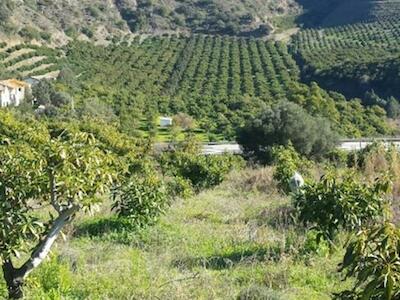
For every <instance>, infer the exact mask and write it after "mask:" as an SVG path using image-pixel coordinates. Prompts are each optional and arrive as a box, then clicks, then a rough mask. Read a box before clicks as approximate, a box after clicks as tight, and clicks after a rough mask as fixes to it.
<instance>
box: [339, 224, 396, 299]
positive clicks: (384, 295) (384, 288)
mask: <svg viewBox="0 0 400 300" xmlns="http://www.w3.org/2000/svg"><path fill="white" fill-rule="evenodd" d="M340 271H341V272H344V273H345V274H346V277H350V276H351V277H355V279H356V281H355V283H354V286H353V289H352V290H350V291H344V292H342V293H341V294H339V295H337V296H338V298H339V299H385V300H391V299H398V298H399V297H400V230H399V229H398V228H397V227H396V226H395V225H394V224H391V223H384V224H378V225H375V226H372V227H370V228H366V229H363V230H361V231H360V232H358V233H357V235H356V237H355V238H354V239H353V241H351V243H350V244H349V245H348V247H347V251H346V254H345V256H344V259H343V263H342V264H341V266H340Z"/></svg>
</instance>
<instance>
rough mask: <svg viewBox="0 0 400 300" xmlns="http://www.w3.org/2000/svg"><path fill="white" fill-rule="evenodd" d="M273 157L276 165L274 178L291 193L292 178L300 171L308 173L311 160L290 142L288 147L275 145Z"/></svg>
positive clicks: (282, 188) (283, 189)
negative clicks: (297, 150) (301, 154)
mask: <svg viewBox="0 0 400 300" xmlns="http://www.w3.org/2000/svg"><path fill="white" fill-rule="evenodd" d="M273 157H274V163H275V165H276V169H275V172H274V179H275V180H276V181H277V182H278V184H279V187H280V189H281V190H282V191H284V192H285V193H289V192H290V187H289V183H290V179H291V178H292V177H293V175H294V174H295V172H300V173H301V174H303V175H305V174H307V173H308V170H307V169H308V168H309V167H310V164H311V162H310V161H308V160H307V159H306V158H304V157H301V156H300V154H299V153H297V152H296V150H295V149H294V147H293V145H292V144H290V143H289V145H288V146H287V147H284V146H279V147H275V148H274V149H273Z"/></svg>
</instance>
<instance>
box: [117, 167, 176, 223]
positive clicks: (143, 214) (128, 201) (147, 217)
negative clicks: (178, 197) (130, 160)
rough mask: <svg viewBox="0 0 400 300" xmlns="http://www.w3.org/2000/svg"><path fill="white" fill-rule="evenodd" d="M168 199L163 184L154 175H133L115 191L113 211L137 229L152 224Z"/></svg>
mask: <svg viewBox="0 0 400 300" xmlns="http://www.w3.org/2000/svg"><path fill="white" fill-rule="evenodd" d="M168 200H169V197H168V195H167V192H166V187H165V185H164V183H163V182H162V181H161V180H160V179H159V178H158V177H157V176H154V175H144V176H143V175H141V176H139V175H133V176H132V177H131V178H130V179H129V180H128V181H127V182H126V183H125V184H123V185H122V186H121V187H120V188H118V189H116V191H115V195H114V204H113V210H115V211H116V212H117V214H118V216H119V217H123V218H127V219H129V220H130V221H131V222H132V224H135V225H137V226H138V227H142V226H145V225H147V224H151V223H154V222H155V221H156V220H157V218H158V216H159V215H160V214H161V213H162V212H163V211H164V208H165V206H166V204H167V203H168Z"/></svg>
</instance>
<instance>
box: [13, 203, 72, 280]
mask: <svg viewBox="0 0 400 300" xmlns="http://www.w3.org/2000/svg"><path fill="white" fill-rule="evenodd" d="M78 210H79V207H78V206H72V207H71V208H69V209H66V210H64V211H63V212H62V213H61V214H60V215H59V217H58V218H57V219H56V220H55V221H54V223H53V225H52V227H51V229H50V231H49V232H48V234H47V235H46V237H45V238H44V239H43V240H42V241H41V242H40V243H39V245H38V246H37V248H36V249H35V251H33V253H32V255H31V257H30V258H29V260H28V261H27V262H26V263H25V264H24V265H23V266H22V267H21V268H20V269H19V271H20V272H21V273H20V275H21V277H22V278H26V277H27V276H28V274H29V273H30V272H32V271H33V270H34V269H35V268H37V267H38V266H39V265H40V264H41V263H42V262H43V260H44V259H45V258H46V257H47V255H48V254H49V252H50V250H51V247H52V246H53V244H54V242H55V241H56V240H57V237H58V236H59V234H60V232H61V230H62V229H63V227H64V226H65V225H66V224H67V223H68V222H69V221H70V219H71V218H72V217H73V215H74V214H75V213H76V212H77V211H78Z"/></svg>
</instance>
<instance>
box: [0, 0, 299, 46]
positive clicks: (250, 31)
mask: <svg viewBox="0 0 400 300" xmlns="http://www.w3.org/2000/svg"><path fill="white" fill-rule="evenodd" d="M0 5H1V6H0V10H2V13H1V15H0V17H2V18H1V19H2V21H1V22H0V25H2V30H0V33H1V31H2V32H3V33H7V34H8V35H10V34H11V35H16V34H18V35H20V36H22V37H23V38H25V39H27V40H31V39H37V40H46V41H50V40H52V41H53V42H55V43H57V44H60V43H66V41H67V40H68V37H70V38H74V37H81V38H89V39H92V40H95V41H98V42H105V41H106V40H109V39H111V38H112V37H121V36H124V35H125V34H129V33H151V34H162V33H170V32H204V33H223V34H232V35H236V34H237V35H259V36H264V35H266V34H268V33H270V32H271V31H272V30H273V28H272V27H271V23H272V19H273V17H275V16H284V15H286V14H297V13H299V12H300V7H299V6H298V5H297V4H296V3H295V1H294V0H280V1H272V0H245V1H233V0H229V1H222V0H210V1H203V0H185V1H176V0H168V1H160V0H157V1H149V0H137V1H136V0H94V1H92V0H90V1H89V0H83V1H80V0H79V1H78V0H71V1H65V0H56V1H45V0H34V1H32V0H30V1H22V0H19V1H18V0H4V2H2V3H1V4H0Z"/></svg>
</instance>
